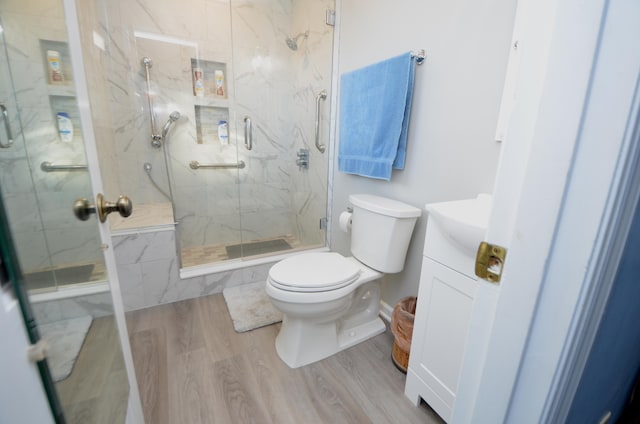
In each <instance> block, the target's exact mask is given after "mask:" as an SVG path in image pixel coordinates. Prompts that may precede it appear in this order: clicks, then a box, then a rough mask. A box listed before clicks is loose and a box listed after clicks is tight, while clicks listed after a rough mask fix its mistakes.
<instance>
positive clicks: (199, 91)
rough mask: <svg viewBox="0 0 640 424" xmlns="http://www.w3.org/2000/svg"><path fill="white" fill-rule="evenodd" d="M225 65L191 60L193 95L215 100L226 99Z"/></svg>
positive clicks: (210, 61) (209, 61)
mask: <svg viewBox="0 0 640 424" xmlns="http://www.w3.org/2000/svg"><path fill="white" fill-rule="evenodd" d="M226 78H227V65H226V64H225V63H224V62H214V61H212V60H203V59H194V58H191V82H192V86H193V95H194V96H196V97H209V98H215V99H226V98H227V82H226Z"/></svg>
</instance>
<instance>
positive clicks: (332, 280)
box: [269, 252, 360, 292]
mask: <svg viewBox="0 0 640 424" xmlns="http://www.w3.org/2000/svg"><path fill="white" fill-rule="evenodd" d="M359 275H360V267H358V266H357V265H356V264H355V263H353V261H349V260H347V258H345V257H344V256H342V255H340V254H338V253H333V252H331V253H305V254H302V255H297V256H293V257H291V258H287V259H285V260H282V261H280V262H278V263H277V264H275V265H274V266H272V267H271V270H269V279H270V282H271V284H272V285H274V286H275V287H277V288H279V289H282V290H288V291H296V292H320V291H329V290H336V289H339V288H341V287H345V286H347V285H349V284H351V283H352V282H353V281H355V280H357V279H358V276H359Z"/></svg>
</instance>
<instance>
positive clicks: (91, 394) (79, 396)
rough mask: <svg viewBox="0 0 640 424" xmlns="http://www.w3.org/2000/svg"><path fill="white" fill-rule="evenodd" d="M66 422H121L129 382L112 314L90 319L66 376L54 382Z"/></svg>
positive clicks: (124, 411) (123, 415) (124, 410)
mask: <svg viewBox="0 0 640 424" xmlns="http://www.w3.org/2000/svg"><path fill="white" fill-rule="evenodd" d="M56 391H57V392H58V396H59V398H60V401H61V403H62V406H63V410H64V413H65V417H66V419H67V422H68V423H86V422H93V423H100V422H109V423H123V422H124V421H125V416H126V409H127V402H128V394H129V382H128V380H127V376H126V371H125V369H124V360H123V358H122V353H121V351H120V343H119V339H118V331H117V328H116V325H115V321H114V319H113V317H103V318H97V319H95V320H94V321H93V323H92V325H91V327H90V328H89V332H88V333H87V337H86V338H85V341H84V344H83V346H82V349H81V350H80V353H79V354H78V358H77V360H76V363H75V365H74V367H73V370H72V372H71V374H70V375H69V377H67V378H66V379H64V380H62V381H60V382H58V383H56Z"/></svg>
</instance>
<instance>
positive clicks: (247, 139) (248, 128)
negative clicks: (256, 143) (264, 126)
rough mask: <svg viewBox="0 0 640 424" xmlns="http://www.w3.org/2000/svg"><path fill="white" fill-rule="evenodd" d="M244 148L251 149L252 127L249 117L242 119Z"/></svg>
mask: <svg viewBox="0 0 640 424" xmlns="http://www.w3.org/2000/svg"><path fill="white" fill-rule="evenodd" d="M244 147H246V148H247V150H251V149H253V125H252V124H251V118H250V117H249V116H245V117H244Z"/></svg>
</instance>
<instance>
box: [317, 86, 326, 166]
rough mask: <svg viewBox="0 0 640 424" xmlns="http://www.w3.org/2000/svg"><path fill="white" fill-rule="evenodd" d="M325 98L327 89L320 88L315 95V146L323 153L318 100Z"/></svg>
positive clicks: (320, 112) (323, 146)
mask: <svg viewBox="0 0 640 424" xmlns="http://www.w3.org/2000/svg"><path fill="white" fill-rule="evenodd" d="M326 98H327V90H322V91H320V92H319V93H318V95H317V96H316V148H317V149H318V150H319V151H320V153H324V151H325V149H326V146H325V145H324V144H323V143H320V119H321V117H322V110H321V109H320V100H325V99H326Z"/></svg>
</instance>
